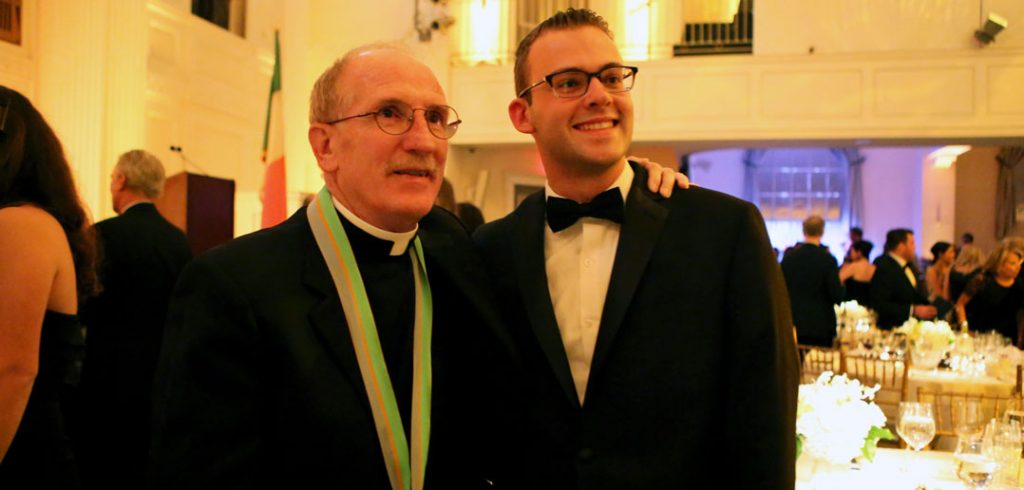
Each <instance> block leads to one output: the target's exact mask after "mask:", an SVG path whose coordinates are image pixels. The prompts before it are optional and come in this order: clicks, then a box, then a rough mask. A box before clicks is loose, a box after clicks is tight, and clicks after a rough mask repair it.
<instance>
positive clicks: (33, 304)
mask: <svg viewBox="0 0 1024 490" xmlns="http://www.w3.org/2000/svg"><path fill="white" fill-rule="evenodd" d="M95 258H96V250H95V241H94V237H93V231H92V227H91V226H89V217H88V214H87V213H86V211H85V209H84V207H83V206H82V203H81V202H80V200H79V197H78V192H77V191H76V190H75V183H74V180H73V178H72V176H71V168H70V167H69V166H68V162H67V159H66V158H65V157H64V150H63V149H62V148H61V144H60V141H58V140H57V136H56V135H55V134H54V132H53V130H52V129H50V126H49V125H47V124H46V121H45V120H44V119H43V116H42V115H41V114H40V113H39V111H37V110H36V108H35V107H33V106H32V104H31V103H30V102H29V101H28V99H26V98H25V97H24V96H23V95H21V94H20V93H18V92H15V91H14V90H12V89H9V88H7V87H3V86H0V488H3V489H5V490H6V489H12V490H14V489H17V490H31V489H46V490H52V489H72V490H73V489H77V488H80V480H79V475H78V468H77V464H76V461H75V457H74V453H73V451H72V447H71V443H70V441H69V440H68V437H67V434H66V433H65V429H64V427H65V418H66V413H65V410H64V405H65V404H66V402H67V397H68V395H69V391H70V390H71V389H72V387H73V386H74V385H75V384H77V381H78V376H79V371H78V366H79V362H80V361H81V359H82V352H83V339H82V329H81V327H80V326H79V323H78V317H77V313H78V305H79V303H80V302H81V301H83V300H84V299H85V298H86V297H88V296H91V295H92V294H95V293H96V292H97V291H98V290H99V283H98V281H97V280H96V271H95Z"/></svg>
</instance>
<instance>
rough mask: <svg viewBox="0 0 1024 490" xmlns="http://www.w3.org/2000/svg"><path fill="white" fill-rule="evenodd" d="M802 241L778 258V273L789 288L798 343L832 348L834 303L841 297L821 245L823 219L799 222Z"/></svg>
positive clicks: (833, 268)
mask: <svg viewBox="0 0 1024 490" xmlns="http://www.w3.org/2000/svg"><path fill="white" fill-rule="evenodd" d="M803 231H804V241H803V243H798V244H796V246H794V247H793V249H792V250H790V251H789V253H787V254H786V256H785V257H783V259H782V275H783V276H784V277H785V279H786V289H787V290H788V291H789V304H790V306H791V309H792V311H793V324H794V325H796V333H797V340H798V341H799V343H801V344H807V345H818V346H823V347H832V341H833V339H835V336H836V311H835V308H834V305H835V304H836V303H839V302H841V301H842V300H843V294H844V291H843V286H842V284H840V283H839V273H838V268H837V265H836V259H835V257H833V256H832V254H831V253H829V251H828V248H827V247H825V246H823V245H822V244H821V236H822V235H823V234H824V233H825V220H824V219H822V217H821V216H818V215H811V216H809V217H807V219H805V220H804V222H803Z"/></svg>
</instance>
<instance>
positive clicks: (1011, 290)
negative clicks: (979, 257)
mask: <svg viewBox="0 0 1024 490" xmlns="http://www.w3.org/2000/svg"><path fill="white" fill-rule="evenodd" d="M1022 260H1024V250H1021V249H1020V248H1016V247H1012V246H1008V245H1007V244H1006V243H1005V242H1004V243H1002V244H1000V245H999V246H998V247H996V248H995V249H994V250H992V253H990V254H989V256H988V259H987V260H986V261H985V265H984V266H982V272H981V274H978V275H976V276H975V277H974V278H973V279H971V281H970V282H969V283H967V287H966V288H964V292H963V294H961V295H960V297H959V298H957V301H956V318H957V320H958V321H960V322H961V323H962V322H964V321H966V322H967V323H968V324H969V325H970V329H971V330H975V331H979V332H987V331H996V332H999V333H1000V334H1001V335H1003V336H1004V337H1009V338H1010V339H1011V340H1012V341H1013V342H1014V343H1015V344H1016V345H1017V346H1018V347H1020V346H1021V344H1022V338H1021V336H1022V333H1024V331H1022V330H1021V327H1022V323H1021V319H1022V317H1021V316H1020V315H1019V314H1018V313H1019V312H1020V309H1021V308H1022V307H1024V285H1022V284H1021V282H1020V281H1018V280H1017V275H1018V274H1019V273H1020V269H1021V261H1022Z"/></svg>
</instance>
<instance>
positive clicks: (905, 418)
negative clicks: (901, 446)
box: [896, 402, 935, 457]
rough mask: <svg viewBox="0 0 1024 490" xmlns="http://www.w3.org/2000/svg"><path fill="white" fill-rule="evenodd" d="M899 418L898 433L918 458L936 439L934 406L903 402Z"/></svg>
mask: <svg viewBox="0 0 1024 490" xmlns="http://www.w3.org/2000/svg"><path fill="white" fill-rule="evenodd" d="M899 417H900V419H899V423H898V424H897V425H896V432H897V433H899V435H900V437H902V438H903V441H904V442H906V443H907V446H908V447H910V449H912V450H913V451H914V455H915V457H916V455H917V453H918V452H919V451H921V449H923V448H924V447H925V446H927V445H928V443H929V442H932V439H933V438H934V437H935V417H934V416H933V414H932V404H931V403H922V402H901V403H900V413H899Z"/></svg>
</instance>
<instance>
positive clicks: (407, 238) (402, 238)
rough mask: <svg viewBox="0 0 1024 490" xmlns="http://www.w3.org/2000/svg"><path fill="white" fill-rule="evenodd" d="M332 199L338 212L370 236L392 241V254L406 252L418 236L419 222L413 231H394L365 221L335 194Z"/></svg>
mask: <svg viewBox="0 0 1024 490" xmlns="http://www.w3.org/2000/svg"><path fill="white" fill-rule="evenodd" d="M331 200H332V201H334V207H335V209H337V210H338V212H339V213H341V215H342V216H344V217H345V219H346V220H348V222H349V223H352V224H353V225H355V226H356V228H359V229H360V230H363V231H365V232H366V233H369V234H370V236H372V237H375V238H379V239H381V240H386V241H389V242H391V243H392V245H391V253H390V255H391V256H396V255H402V254H404V253H405V250H406V249H407V248H409V242H411V241H412V239H413V238H414V237H415V236H416V232H417V231H418V230H419V229H420V225H419V224H418V223H417V224H416V227H415V228H413V229H412V231H406V232H403V233H395V232H393V231H388V230H382V229H380V228H377V227H376V226H373V225H371V224H370V223H367V222H366V221H363V220H362V219H361V218H360V217H359V216H356V214H355V213H353V212H352V211H349V210H348V208H346V207H345V206H344V205H343V204H341V203H340V202H338V200H337V199H335V198H334V196H331Z"/></svg>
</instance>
